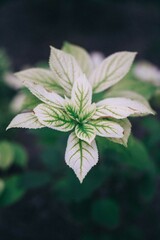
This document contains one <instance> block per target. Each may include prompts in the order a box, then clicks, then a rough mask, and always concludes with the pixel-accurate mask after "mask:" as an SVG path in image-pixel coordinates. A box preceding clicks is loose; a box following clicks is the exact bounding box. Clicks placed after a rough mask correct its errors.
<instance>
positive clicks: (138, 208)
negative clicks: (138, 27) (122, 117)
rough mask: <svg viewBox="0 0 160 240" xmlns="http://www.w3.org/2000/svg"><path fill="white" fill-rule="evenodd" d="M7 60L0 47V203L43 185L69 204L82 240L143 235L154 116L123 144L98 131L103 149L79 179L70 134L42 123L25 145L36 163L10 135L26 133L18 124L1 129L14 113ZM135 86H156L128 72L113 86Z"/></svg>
mask: <svg viewBox="0 0 160 240" xmlns="http://www.w3.org/2000/svg"><path fill="white" fill-rule="evenodd" d="M1 59H2V60H3V61H2V60H1ZM43 65H44V63H43ZM9 66H10V65H9V61H8V58H7V56H5V53H4V52H0V76H1V81H0V84H1V88H0V114H1V116H2V117H1V119H0V125H1V130H0V133H1V136H0V207H7V206H9V205H11V204H13V203H16V202H17V201H18V200H21V199H24V196H25V194H26V193H28V192H30V191H34V190H36V189H37V188H40V189H41V188H42V189H43V188H45V191H46V192H50V196H51V202H52V201H53V202H54V201H59V202H60V203H61V204H62V205H64V206H65V207H66V208H67V209H68V212H67V214H68V215H69V216H68V217H67V219H69V221H70V222H71V223H73V222H74V224H77V225H78V226H79V227H80V229H81V231H80V232H81V234H80V236H79V239H80V240H97V239H98V240H128V239H129V240H138V239H139V240H143V239H145V235H144V232H143V229H142V228H141V226H139V224H138V222H137V219H138V218H139V216H140V215H141V214H143V213H145V211H146V209H147V208H148V207H149V206H150V204H151V202H152V200H153V199H154V196H155V193H156V190H157V189H156V187H157V185H156V183H157V178H158V175H159V170H160V151H159V143H160V135H159V134H157V133H159V132H160V122H159V119H158V117H157V118H155V117H145V118H144V119H142V120H141V121H139V122H138V128H137V130H136V129H135V132H136V131H139V129H140V131H141V139H142V140H139V139H137V138H136V137H134V136H130V138H129V142H128V147H127V148H125V147H124V146H122V145H119V144H116V143H113V142H110V141H108V140H106V139H104V138H100V137H99V138H98V139H97V144H98V148H99V151H100V152H101V153H102V154H101V156H100V159H99V163H98V164H97V166H96V167H94V168H93V169H92V170H91V171H90V173H89V174H88V175H87V177H86V178H85V180H84V182H83V184H80V183H79V181H78V180H77V178H75V175H74V173H73V172H72V170H71V169H70V168H69V167H68V166H66V164H65V162H64V152H65V147H66V142H67V136H68V135H67V134H61V133H59V132H56V131H52V130H49V129H45V128H44V129H40V130H36V131H35V130H30V131H29V138H30V139H31V140H30V141H31V143H30V145H29V147H30V148H31V149H29V150H30V151H31V153H32V152H34V151H36V154H35V155H36V157H37V160H38V162H39V165H38V166H36V169H34V168H33V167H32V164H30V163H31V158H32V156H30V153H27V151H26V149H25V147H23V146H22V145H21V144H18V143H15V142H14V141H13V140H14V139H15V138H16V139H19V141H21V139H23V140H24V138H25V137H24V136H25V134H26V133H25V132H23V134H22V131H21V130H17V131H14V130H11V131H10V132H5V128H6V126H7V124H8V122H9V120H10V119H11V115H12V114H11V113H10V111H9V104H10V101H11V99H12V97H13V96H14V95H15V94H16V92H15V91H13V90H11V89H9V88H8V87H7V86H6V85H5V83H4V82H3V81H2V79H3V78H4V74H5V73H6V72H7V71H10V67H9ZM133 89H134V90H135V91H136V92H137V93H140V94H142V95H143V96H144V97H145V98H146V99H150V98H152V96H153V95H154V93H155V87H153V86H152V85H150V84H144V83H141V82H139V81H138V80H136V79H134V78H133V76H131V75H128V77H127V78H126V79H124V80H123V81H122V82H120V83H119V84H117V86H115V87H114V89H112V90H115V91H120V90H133ZM23 91H27V90H23ZM25 93H26V92H25ZM27 94H28V96H29V95H30V93H28V92H27ZM30 100H31V101H30V102H27V101H26V105H25V108H26V107H27V106H28V107H29V108H30V107H31V105H32V106H34V104H35V103H36V101H37V99H34V98H32V99H30ZM27 104H28V105H27ZM133 122H134V120H133ZM135 124H137V122H135ZM133 132H134V131H133ZM18 133H20V135H18ZM21 134H22V135H21ZM136 134H137V133H136ZM137 135H138V134H137ZM22 142H25V141H22ZM36 149H38V151H37V150H36ZM30 151H29V152H30ZM28 155H29V163H28Z"/></svg>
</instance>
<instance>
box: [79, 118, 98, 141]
mask: <svg viewBox="0 0 160 240" xmlns="http://www.w3.org/2000/svg"><path fill="white" fill-rule="evenodd" d="M75 133H76V136H77V137H78V138H79V139H81V140H84V141H85V142H88V143H89V144H90V143H91V142H92V141H93V139H94V138H95V136H96V131H95V128H94V126H92V125H90V124H88V123H84V124H78V125H77V126H76V127H75Z"/></svg>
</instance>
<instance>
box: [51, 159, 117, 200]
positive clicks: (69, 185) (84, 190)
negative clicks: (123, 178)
mask: <svg viewBox="0 0 160 240" xmlns="http://www.w3.org/2000/svg"><path fill="white" fill-rule="evenodd" d="M111 174H112V173H111V172H110V170H109V168H108V166H107V167H105V166H104V165H103V164H101V165H99V166H97V168H93V170H92V171H91V172H90V173H89V174H88V176H87V178H86V179H85V181H84V182H83V184H79V181H77V180H76V179H75V176H74V175H73V174H72V173H70V172H69V173H68V174H66V175H65V176H64V177H62V178H60V180H58V181H56V182H55V185H54V190H55V191H56V194H57V195H58V198H60V199H61V200H62V201H64V202H82V201H84V200H86V199H90V198H91V197H92V196H93V194H94V193H95V192H96V191H98V189H99V188H100V187H101V186H102V184H104V182H105V181H107V180H108V179H109V177H110V175H111Z"/></svg>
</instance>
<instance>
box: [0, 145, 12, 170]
mask: <svg viewBox="0 0 160 240" xmlns="http://www.w3.org/2000/svg"><path fill="white" fill-rule="evenodd" d="M13 161H14V149H13V147H12V145H11V144H10V143H9V142H6V141H3V142H1V143H0V168H1V169H2V170H7V169H8V168H9V167H10V166H11V165H12V164H13Z"/></svg>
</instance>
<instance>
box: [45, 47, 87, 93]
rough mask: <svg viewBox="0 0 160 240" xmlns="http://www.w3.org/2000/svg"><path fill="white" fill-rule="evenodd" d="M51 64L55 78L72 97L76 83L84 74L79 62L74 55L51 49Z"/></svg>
mask: <svg viewBox="0 0 160 240" xmlns="http://www.w3.org/2000/svg"><path fill="white" fill-rule="evenodd" d="M49 64H50V68H51V70H52V74H53V77H54V78H55V79H56V81H57V83H58V84H60V86H61V87H62V88H63V89H64V90H65V91H66V94H67V95H68V96H70V94H71V90H72V86H73V83H74V81H75V80H77V79H78V78H79V77H80V76H81V75H82V74H83V73H82V71H81V69H80V67H79V65H78V63H77V61H76V60H75V58H74V57H73V56H72V55H70V54H68V53H65V52H64V51H61V50H58V49H56V48H54V47H51V55H50V60H49Z"/></svg>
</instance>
